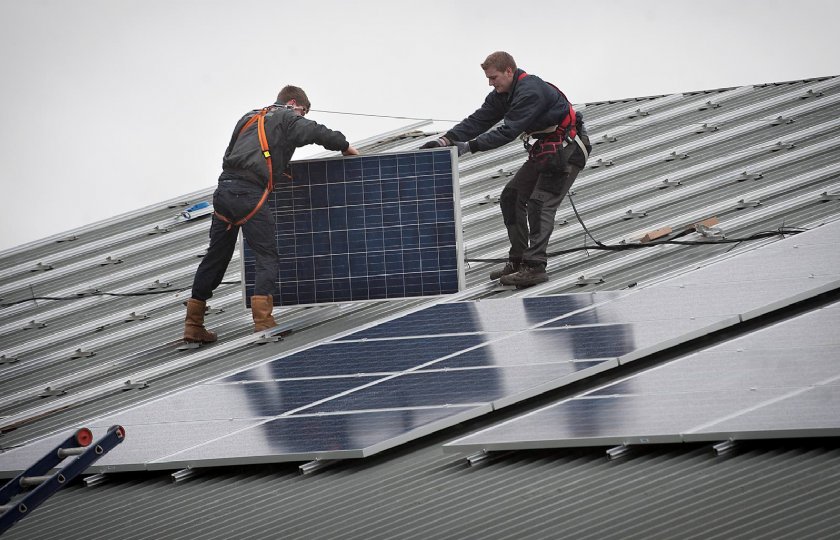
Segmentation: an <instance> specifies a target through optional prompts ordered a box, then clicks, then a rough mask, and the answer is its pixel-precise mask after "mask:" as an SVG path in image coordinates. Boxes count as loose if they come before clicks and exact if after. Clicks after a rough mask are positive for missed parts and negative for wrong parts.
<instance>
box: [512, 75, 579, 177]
mask: <svg viewBox="0 0 840 540" xmlns="http://www.w3.org/2000/svg"><path fill="white" fill-rule="evenodd" d="M527 76H528V74H527V73H525V72H524V71H523V72H522V73H520V75H519V77H518V78H517V79H516V80H517V82H519V81H521V80H522V79H524V78H525V77H527ZM545 82H546V84H548V85H549V86H551V87H552V88H554V89H555V90H557V91H558V92H559V93H560V95H561V96H562V97H563V99H565V100H566V102H567V103H568V104H569V113H568V114H567V115H566V116H565V118H563V120H562V121H561V122H560V123H559V124H558V125H556V126H551V127H548V128H546V129H544V130H542V131H535V132H532V133H523V134H522V143H523V145H524V146H525V150H526V151H527V152H528V157H529V159H531V160H533V161H534V163H535V164H537V166H538V168H539V167H540V166H545V167H546V168H547V167H548V166H549V162H552V161H553V160H554V156H559V155H560V153H561V152H562V150H563V148H564V147H566V145H568V144H571V143H572V142H574V143H577V145H578V146H579V147H580V149H581V150H582V151H583V155H584V160H586V159H588V158H589V152H588V151H587V150H586V146H585V145H584V144H583V141H582V140H581V139H580V137H578V134H577V113H575V108H574V107H572V102H571V101H569V98H567V97H566V94H564V93H563V91H562V90H560V89H559V88H557V87H556V86H554V85H553V84H551V83H550V82H548V81H545ZM544 133H548V134H549V135H547V136H545V137H542V138H538V139H537V142H536V143H534V144H533V145H532V144H531V143H530V142H529V141H528V139H530V138H531V137H532V136H534V135H540V134H544Z"/></svg>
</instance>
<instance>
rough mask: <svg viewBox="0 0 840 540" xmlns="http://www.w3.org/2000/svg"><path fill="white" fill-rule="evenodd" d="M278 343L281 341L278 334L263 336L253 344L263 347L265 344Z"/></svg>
mask: <svg viewBox="0 0 840 540" xmlns="http://www.w3.org/2000/svg"><path fill="white" fill-rule="evenodd" d="M278 341H283V336H281V335H280V334H276V335H273V336H263V337H261V338H260V339H258V340H256V341H255V342H254V343H256V344H257V345H265V344H266V343H277V342H278Z"/></svg>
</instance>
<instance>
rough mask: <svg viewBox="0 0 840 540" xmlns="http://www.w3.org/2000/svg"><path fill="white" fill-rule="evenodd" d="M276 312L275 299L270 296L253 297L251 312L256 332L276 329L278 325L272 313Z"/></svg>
mask: <svg viewBox="0 0 840 540" xmlns="http://www.w3.org/2000/svg"><path fill="white" fill-rule="evenodd" d="M273 310H274V298H272V296H271V295H270V294H267V295H265V296H252V297H251V312H252V315H253V317H254V332H262V331H263V330H268V329H269V328H274V327H275V326H277V323H276V322H275V321H274V317H273V316H272V315H271V312H272V311H273Z"/></svg>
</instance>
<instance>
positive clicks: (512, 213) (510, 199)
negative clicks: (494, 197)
mask: <svg viewBox="0 0 840 540" xmlns="http://www.w3.org/2000/svg"><path fill="white" fill-rule="evenodd" d="M518 197H519V193H518V192H517V191H516V190H515V189H513V188H511V187H505V189H503V190H502V196H501V197H500V198H499V206H501V207H502V219H503V220H504V222H505V225H513V224H515V223H516V199H517V198H518Z"/></svg>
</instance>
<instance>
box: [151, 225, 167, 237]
mask: <svg viewBox="0 0 840 540" xmlns="http://www.w3.org/2000/svg"><path fill="white" fill-rule="evenodd" d="M168 232H172V230H171V229H170V228H169V227H164V228H162V229H161V228H160V225H155V228H154V229H152V230H151V231H149V232H148V233H146V235H147V236H154V235H156V234H166V233H168Z"/></svg>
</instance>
